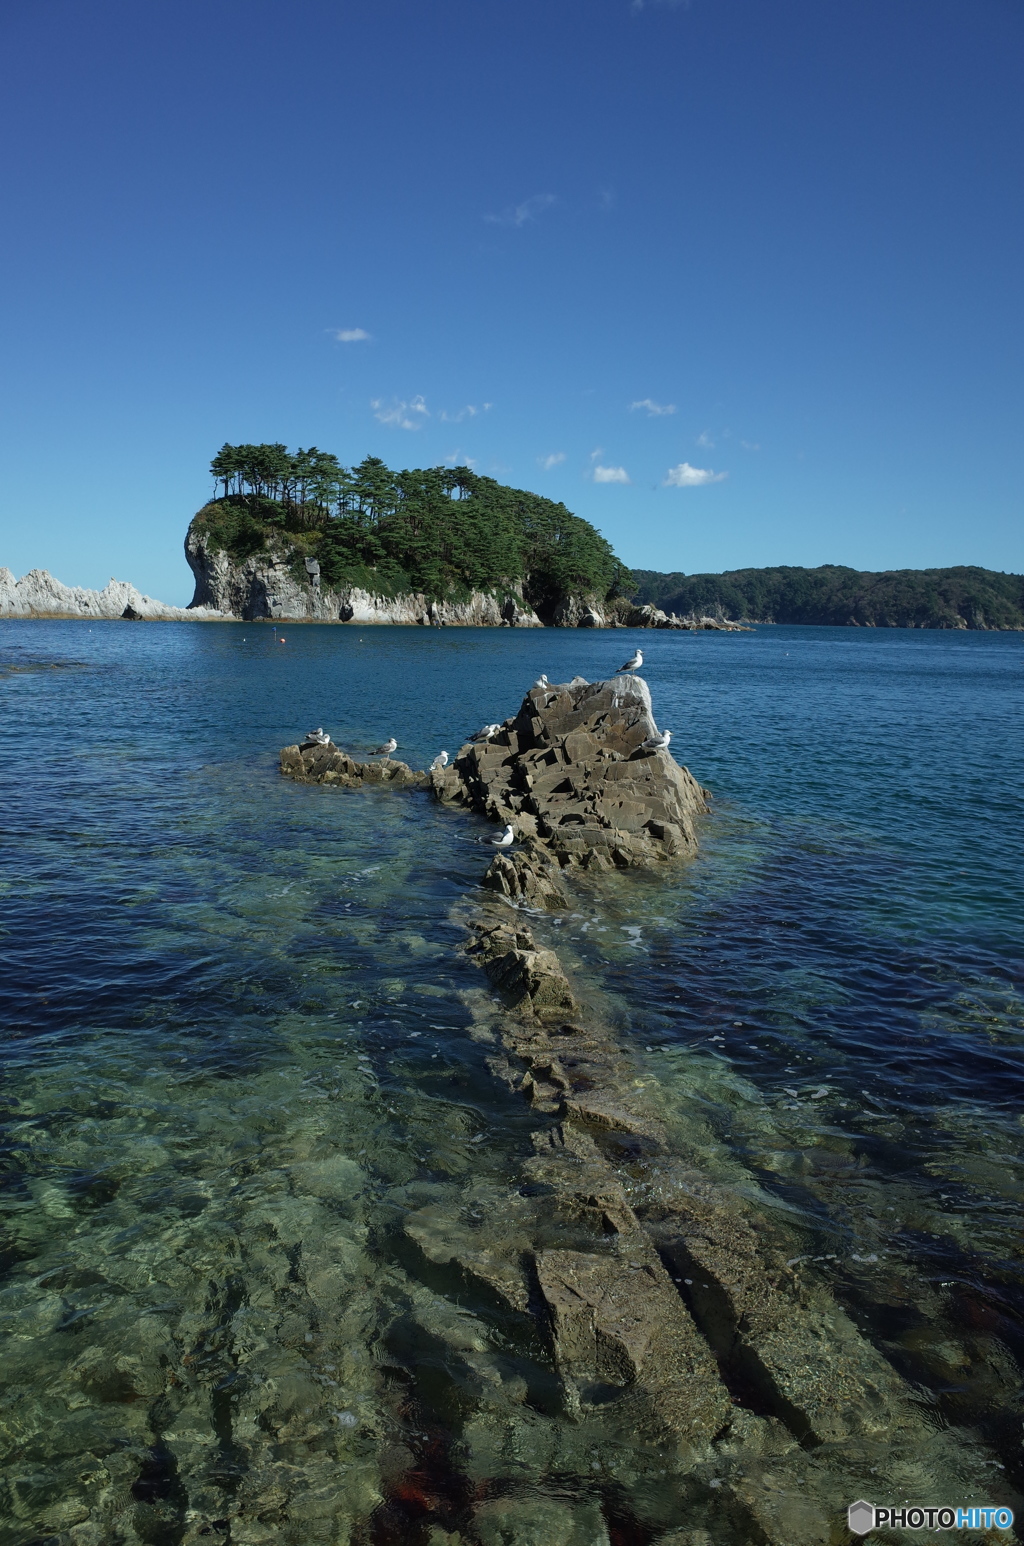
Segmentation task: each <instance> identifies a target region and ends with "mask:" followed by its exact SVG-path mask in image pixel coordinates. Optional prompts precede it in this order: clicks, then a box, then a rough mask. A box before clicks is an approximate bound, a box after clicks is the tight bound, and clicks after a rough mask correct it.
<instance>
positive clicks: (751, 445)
mask: <svg viewBox="0 0 1024 1546" xmlns="http://www.w3.org/2000/svg"><path fill="white" fill-rule="evenodd" d="M740 445H741V446H742V447H743V449H744V451H760V449H761V447H760V444H759V443H758V442H757V441H756V440H741V441H740Z"/></svg>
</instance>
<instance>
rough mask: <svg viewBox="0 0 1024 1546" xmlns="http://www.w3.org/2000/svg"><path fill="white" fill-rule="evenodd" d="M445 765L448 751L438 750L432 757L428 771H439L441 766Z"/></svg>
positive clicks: (446, 764)
mask: <svg viewBox="0 0 1024 1546" xmlns="http://www.w3.org/2000/svg"><path fill="white" fill-rule="evenodd" d="M447 766H448V753H447V752H438V754H437V756H436V757H435V758H434V760H433V762H432V763H431V764H430V771H431V773H440V771H441V769H442V768H446V767H447Z"/></svg>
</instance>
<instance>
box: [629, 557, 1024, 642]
mask: <svg viewBox="0 0 1024 1546" xmlns="http://www.w3.org/2000/svg"><path fill="white" fill-rule="evenodd" d="M633 578H634V580H635V582H636V590H635V592H634V598H635V600H636V601H637V602H638V603H647V605H649V606H655V607H658V608H662V609H665V608H667V609H668V610H669V611H674V612H680V613H685V614H692V613H694V612H707V613H709V614H710V615H712V616H714V617H720V618H733V619H742V620H743V621H744V622H751V623H814V624H817V625H818V626H819V627H820V626H832V627H859V628H972V629H975V628H980V629H1014V630H1020V629H1024V575H1020V574H1004V573H1002V572H1001V571H999V570H996V569H979V568H977V567H975V566H974V565H973V564H961V565H957V566H955V567H953V568H950V569H884V570H880V571H878V572H872V571H865V570H858V569H847V568H844V567H843V566H842V565H840V564H822V565H821V566H820V568H817V569H800V568H792V567H788V566H787V567H783V568H778V569H731V570H729V571H727V572H726V573H725V574H690V575H687V574H659V573H658V572H657V571H656V570H653V569H636V570H634V571H633Z"/></svg>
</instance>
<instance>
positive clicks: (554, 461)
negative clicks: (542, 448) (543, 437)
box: [537, 451, 565, 472]
mask: <svg viewBox="0 0 1024 1546" xmlns="http://www.w3.org/2000/svg"><path fill="white" fill-rule="evenodd" d="M537 460H538V462H540V465H541V466H542V467H543V469H544V471H545V472H550V471H551V469H552V467H557V466H558V464H559V462H564V461H565V452H564V451H552V453H551V455H550V456H538V458H537Z"/></svg>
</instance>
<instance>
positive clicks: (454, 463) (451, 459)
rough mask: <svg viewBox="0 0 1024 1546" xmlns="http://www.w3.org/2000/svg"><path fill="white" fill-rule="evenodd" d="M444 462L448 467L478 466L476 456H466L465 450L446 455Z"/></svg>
mask: <svg viewBox="0 0 1024 1546" xmlns="http://www.w3.org/2000/svg"><path fill="white" fill-rule="evenodd" d="M444 463H445V466H446V467H469V468H470V469H472V468H474V467H475V466H476V463H477V459H476V457H475V456H466V455H465V453H464V452H463V451H452V453H451V454H450V455H449V456H446V457H445V459H444Z"/></svg>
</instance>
